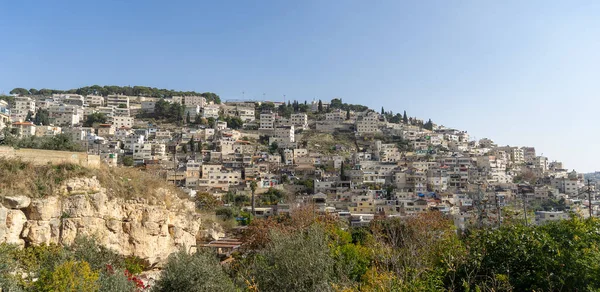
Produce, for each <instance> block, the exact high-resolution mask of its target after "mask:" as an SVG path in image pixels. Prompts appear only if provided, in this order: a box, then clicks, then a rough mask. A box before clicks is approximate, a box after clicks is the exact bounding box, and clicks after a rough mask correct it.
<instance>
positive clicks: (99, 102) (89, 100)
mask: <svg viewBox="0 0 600 292" xmlns="http://www.w3.org/2000/svg"><path fill="white" fill-rule="evenodd" d="M85 103H86V104H87V106H90V107H97V106H104V97H103V96H99V95H88V96H86V97H85Z"/></svg>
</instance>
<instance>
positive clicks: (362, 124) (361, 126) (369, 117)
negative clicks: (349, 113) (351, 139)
mask: <svg viewBox="0 0 600 292" xmlns="http://www.w3.org/2000/svg"><path fill="white" fill-rule="evenodd" d="M356 131H357V132H358V133H359V134H364V133H377V132H379V131H380V129H379V114H377V113H376V112H369V113H367V114H366V115H363V116H360V117H358V118H357V119H356Z"/></svg>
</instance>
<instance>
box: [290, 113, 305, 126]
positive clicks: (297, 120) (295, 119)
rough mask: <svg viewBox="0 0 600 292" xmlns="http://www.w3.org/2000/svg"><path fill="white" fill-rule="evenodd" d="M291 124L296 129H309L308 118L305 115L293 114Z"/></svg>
mask: <svg viewBox="0 0 600 292" xmlns="http://www.w3.org/2000/svg"><path fill="white" fill-rule="evenodd" d="M290 122H291V124H292V125H293V126H294V127H295V128H296V129H303V130H306V129H308V116H307V115H306V114H305V113H297V114H292V115H291V116H290Z"/></svg>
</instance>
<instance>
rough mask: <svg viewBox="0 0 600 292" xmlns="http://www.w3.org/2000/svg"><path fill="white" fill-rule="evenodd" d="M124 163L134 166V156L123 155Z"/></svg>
mask: <svg viewBox="0 0 600 292" xmlns="http://www.w3.org/2000/svg"><path fill="white" fill-rule="evenodd" d="M123 165H125V166H133V157H131V156H125V157H123Z"/></svg>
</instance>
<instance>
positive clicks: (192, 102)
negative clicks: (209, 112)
mask: <svg viewBox="0 0 600 292" xmlns="http://www.w3.org/2000/svg"><path fill="white" fill-rule="evenodd" d="M173 102H176V103H180V104H182V105H185V106H186V107H188V106H199V107H200V108H203V107H204V106H205V105H206V98H204V97H202V96H173Z"/></svg>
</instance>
